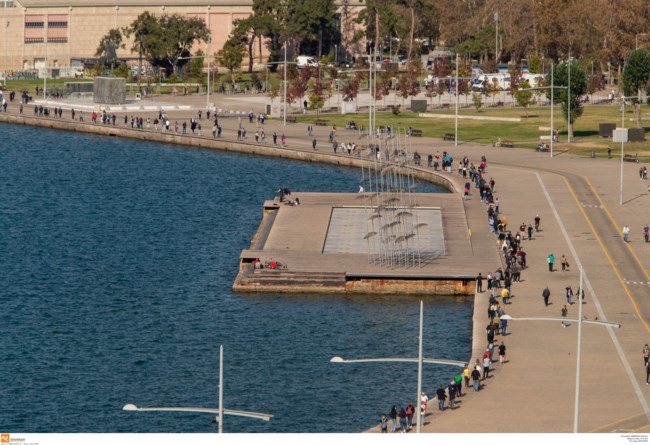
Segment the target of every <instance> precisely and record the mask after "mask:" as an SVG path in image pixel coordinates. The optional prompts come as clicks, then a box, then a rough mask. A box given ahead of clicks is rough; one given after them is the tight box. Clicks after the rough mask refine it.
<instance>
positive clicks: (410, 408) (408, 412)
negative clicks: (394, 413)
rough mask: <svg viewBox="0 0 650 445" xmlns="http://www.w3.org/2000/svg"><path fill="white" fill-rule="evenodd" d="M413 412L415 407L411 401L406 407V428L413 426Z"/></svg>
mask: <svg viewBox="0 0 650 445" xmlns="http://www.w3.org/2000/svg"><path fill="white" fill-rule="evenodd" d="M413 414H415V407H414V406H413V402H409V406H407V407H406V430H407V431H408V430H410V429H411V428H413Z"/></svg>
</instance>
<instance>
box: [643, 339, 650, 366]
mask: <svg viewBox="0 0 650 445" xmlns="http://www.w3.org/2000/svg"><path fill="white" fill-rule="evenodd" d="M649 357H650V347H648V344H647V343H646V344H645V346H644V347H643V364H644V365H646V366H647V365H648V358H649Z"/></svg>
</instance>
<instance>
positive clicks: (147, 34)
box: [122, 11, 161, 87]
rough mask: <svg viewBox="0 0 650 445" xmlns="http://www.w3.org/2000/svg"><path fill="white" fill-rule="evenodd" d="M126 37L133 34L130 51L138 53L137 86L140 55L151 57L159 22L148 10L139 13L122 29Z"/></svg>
mask: <svg viewBox="0 0 650 445" xmlns="http://www.w3.org/2000/svg"><path fill="white" fill-rule="evenodd" d="M122 32H123V33H124V35H125V36H126V37H127V38H131V36H133V43H132V45H131V51H132V52H136V53H138V55H139V59H138V60H139V63H138V87H139V86H140V82H141V77H142V57H143V56H146V57H148V58H149V59H153V54H152V53H151V48H152V46H153V45H154V42H155V41H156V39H157V38H158V36H159V34H160V33H161V29H160V24H159V23H158V19H157V18H156V16H155V15H153V14H151V13H150V12H148V11H145V12H143V13H142V14H140V15H139V16H138V17H137V18H136V19H135V20H134V21H133V22H132V23H131V24H130V25H129V26H127V27H126V28H123V29H122Z"/></svg>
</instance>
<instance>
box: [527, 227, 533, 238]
mask: <svg viewBox="0 0 650 445" xmlns="http://www.w3.org/2000/svg"><path fill="white" fill-rule="evenodd" d="M532 239H533V226H531V225H530V224H528V241H530V240H532Z"/></svg>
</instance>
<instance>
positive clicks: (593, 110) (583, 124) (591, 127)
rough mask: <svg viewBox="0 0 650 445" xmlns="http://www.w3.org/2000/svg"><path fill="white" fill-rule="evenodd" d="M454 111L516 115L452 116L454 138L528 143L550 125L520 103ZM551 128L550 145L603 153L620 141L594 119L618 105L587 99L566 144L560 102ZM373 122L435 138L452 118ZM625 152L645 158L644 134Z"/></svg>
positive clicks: (359, 118)
mask: <svg viewBox="0 0 650 445" xmlns="http://www.w3.org/2000/svg"><path fill="white" fill-rule="evenodd" d="M429 113H436V114H446V115H452V116H453V115H454V113H455V111H454V110H453V109H451V110H434V111H429ZM459 115H460V116H482V117H515V118H521V122H518V123H515V122H499V121H473V120H463V119H459V121H458V138H459V140H460V141H465V142H477V143H484V144H487V143H491V142H492V141H493V140H497V139H498V138H501V139H502V140H512V141H514V142H515V144H516V146H518V147H529V148H534V147H536V146H537V145H538V144H539V141H540V139H539V137H540V136H542V135H548V134H549V132H548V131H542V130H540V129H539V127H547V128H550V126H551V110H550V107H545V108H529V109H528V117H526V112H525V110H524V109H522V108H513V107H505V108H501V107H499V108H486V109H483V110H481V111H480V112H477V111H476V110H475V109H474V108H471V109H468V108H464V109H462V110H461V111H460V112H459ZM643 115H647V116H648V118H650V107H649V106H647V105H643V106H642V116H643ZM316 118H317V116H316V115H307V116H303V115H300V116H297V120H298V122H306V123H313V122H314V120H316ZM319 118H320V119H325V120H327V121H328V125H336V126H337V127H345V124H346V123H347V122H348V121H350V120H353V121H355V123H356V124H357V125H366V126H367V125H368V114H355V115H340V114H320V116H319ZM633 118H634V113H633V111H632V110H631V109H629V110H628V109H627V108H626V110H625V119H626V120H625V126H626V127H628V128H630V127H634V126H635V123H634V122H633V121H632V120H630V119H633ZM554 120H555V128H557V129H558V131H559V133H560V143H558V144H556V147H557V149H558V150H560V151H565V150H570V151H571V152H572V153H577V154H589V155H590V154H591V151H592V150H594V151H596V155H597V156H606V155H607V146H608V145H609V144H611V145H612V151H613V152H615V151H616V150H617V149H618V148H619V147H620V145H619V144H614V143H612V142H611V139H604V138H601V137H600V136H598V124H599V123H605V122H607V123H616V125H617V126H620V124H621V111H620V107H618V106H610V105H592V106H586V107H585V109H584V113H583V115H582V117H580V118H579V119H578V120H577V121H576V122H575V123H574V137H573V140H572V143H571V144H566V139H567V138H566V134H567V122H566V121H565V120H564V118H563V116H562V112H561V109H560V107H555V115H554ZM377 125H390V126H391V127H392V128H393V130H394V131H397V130H398V129H401V130H402V132H403V131H405V130H406V129H408V127H412V128H414V129H419V130H422V133H423V135H424V136H428V137H432V138H438V139H441V138H442V136H443V135H444V134H445V133H454V127H455V122H454V119H436V118H424V117H419V116H418V114H417V113H412V112H404V113H400V114H399V115H397V116H395V115H394V114H393V113H392V112H390V111H388V112H379V113H377ZM646 131H650V127H646ZM625 147H626V148H625V149H626V152H628V151H629V152H630V153H638V154H639V157H642V158H644V159H650V135H649V136H648V140H646V141H644V142H635V143H627V144H625Z"/></svg>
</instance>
